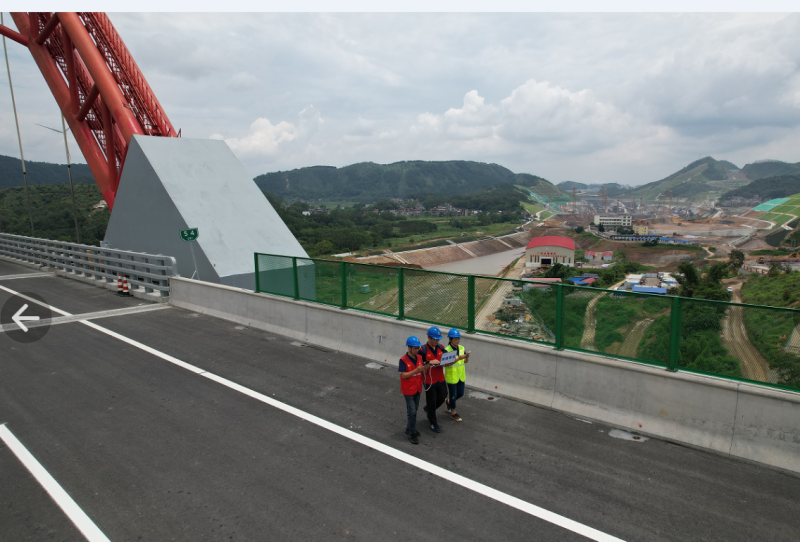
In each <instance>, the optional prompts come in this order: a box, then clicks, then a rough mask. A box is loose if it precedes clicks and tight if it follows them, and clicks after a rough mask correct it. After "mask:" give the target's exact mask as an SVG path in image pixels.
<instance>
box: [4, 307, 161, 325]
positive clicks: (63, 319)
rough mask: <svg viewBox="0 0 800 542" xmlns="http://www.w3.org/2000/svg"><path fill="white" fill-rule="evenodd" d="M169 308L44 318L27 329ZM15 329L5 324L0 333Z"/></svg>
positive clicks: (146, 308)
mask: <svg viewBox="0 0 800 542" xmlns="http://www.w3.org/2000/svg"><path fill="white" fill-rule="evenodd" d="M170 308H172V307H170V306H169V305H166V304H158V305H143V306H138V307H128V308H126V309H111V310H107V311H98V312H84V313H81V314H75V315H72V316H57V317H56V318H46V319H44V320H40V321H38V322H36V323H35V324H28V326H27V327H29V328H33V327H42V326H55V325H58V324H69V323H71V322H79V321H81V320H97V319H100V318H111V317H114V316H127V315H129V314H139V313H140V312H152V311H160V310H164V309H170ZM16 329H19V326H17V325H16V324H6V325H4V326H0V332H8V331H14V330H16Z"/></svg>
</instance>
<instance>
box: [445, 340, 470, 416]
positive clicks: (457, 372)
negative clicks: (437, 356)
mask: <svg viewBox="0 0 800 542" xmlns="http://www.w3.org/2000/svg"><path fill="white" fill-rule="evenodd" d="M447 337H448V338H449V339H450V341H449V344H448V345H447V348H445V352H453V351H457V352H458V356H457V357H456V362H455V363H453V364H452V365H448V366H447V367H445V368H444V380H445V382H447V399H446V402H447V406H446V407H445V408H446V410H447V412H448V413H449V414H450V417H451V418H452V419H454V420H455V421H457V422H461V421H464V420H462V419H461V416H459V415H458V412H456V401H457V400H458V399H460V398H461V397H463V396H464V386H465V384H466V381H467V371H466V367H464V364H465V363H467V362H469V352H466V351H465V349H464V347H463V346H461V345H460V344H459V343H460V342H461V333H459V331H458V330H457V329H455V328H453V329H451V330H450V331H449V332H448V333H447Z"/></svg>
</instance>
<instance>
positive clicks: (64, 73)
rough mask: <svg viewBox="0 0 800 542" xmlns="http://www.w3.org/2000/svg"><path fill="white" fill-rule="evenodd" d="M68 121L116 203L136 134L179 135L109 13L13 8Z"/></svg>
mask: <svg viewBox="0 0 800 542" xmlns="http://www.w3.org/2000/svg"><path fill="white" fill-rule="evenodd" d="M11 17H12V18H13V19H14V23H15V24H16V25H17V29H18V30H19V32H14V31H13V30H11V29H9V28H6V27H0V34H3V35H4V36H7V37H9V38H10V39H12V40H14V41H16V42H18V43H20V44H22V45H25V46H26V47H28V49H29V50H30V52H31V55H32V56H33V59H34V61H35V62H36V65H37V66H38V67H39V70H40V71H41V72H42V75H43V76H44V79H45V81H46V82H47V85H48V87H50V91H51V92H52V93H53V97H54V98H55V99H56V102H57V103H58V106H59V108H60V109H61V112H62V114H63V115H64V118H65V119H66V120H67V124H69V127H70V129H71V130H72V133H73V134H74V136H75V140H76V141H77V142H78V146H79V147H80V149H81V152H83V156H84V158H85V159H86V162H87V163H88V165H89V168H90V169H91V171H92V174H93V175H94V178H95V181H96V182H97V186H98V187H99V188H100V192H101V193H102V194H103V198H104V199H105V200H106V202H107V203H108V207H109V209H112V208H113V207H114V198H115V197H116V194H117V188H118V186H119V176H120V172H121V170H122V166H123V164H124V163H125V156H126V154H127V151H128V145H129V144H130V140H131V137H132V136H134V135H149V136H158V137H177V135H178V134H177V133H176V132H175V128H173V126H172V124H171V123H170V121H169V119H168V118H167V115H166V113H165V112H164V109H163V108H162V107H161V104H160V103H159V102H158V99H157V98H156V96H155V94H154V93H153V91H152V89H151V88H150V85H148V84H147V80H146V79H145V78H144V75H142V72H141V71H140V70H139V67H138V66H137V65H136V62H135V61H134V60H133V57H132V56H131V54H130V52H129V51H128V48H127V47H126V46H125V43H124V42H123V41H122V38H120V36H119V34H117V31H116V29H115V28H114V25H113V24H111V21H110V20H109V18H108V17H107V16H106V14H105V13H90V12H81V13H76V12H59V13H41V12H30V13H20V12H17V13H12V14H11Z"/></svg>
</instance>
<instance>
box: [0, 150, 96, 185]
mask: <svg viewBox="0 0 800 542" xmlns="http://www.w3.org/2000/svg"><path fill="white" fill-rule="evenodd" d="M25 169H26V170H27V172H28V185H41V184H69V176H68V175H67V166H66V164H51V163H49V162H31V161H30V160H25ZM72 180H73V182H76V183H90V184H94V177H93V176H92V172H91V171H90V170H89V166H87V165H86V164H72ZM14 186H24V183H23V181H22V165H21V164H20V162H19V158H12V157H11V156H2V155H0V189H3V188H12V187H14Z"/></svg>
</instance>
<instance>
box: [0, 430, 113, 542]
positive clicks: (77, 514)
mask: <svg viewBox="0 0 800 542" xmlns="http://www.w3.org/2000/svg"><path fill="white" fill-rule="evenodd" d="M0 439H2V440H3V442H5V443H6V446H8V448H9V449H10V450H11V451H12V452H14V455H16V456H17V459H19V460H20V462H21V463H22V464H23V465H24V466H25V468H26V469H28V472H30V473H31V474H32V475H33V477H34V478H36V481H37V482H39V484H40V485H41V486H42V487H43V488H44V489H45V491H47V493H48V494H49V495H50V497H52V499H53V500H54V501H55V502H56V504H57V505H58V506H59V508H61V510H63V511H64V513H65V514H66V515H67V517H68V518H69V519H70V521H72V523H74V524H75V527H77V528H78V530H79V531H80V532H81V533H82V534H83V536H85V537H86V540H88V541H89V542H109V540H108V537H106V535H104V534H103V532H102V531H101V530H100V529H98V527H97V525H95V524H94V522H93V521H92V520H91V519H90V518H89V516H87V515H86V513H85V512H84V511H83V510H81V509H80V507H79V506H78V505H77V504H75V501H73V500H72V497H70V496H69V495H67V492H66V491H64V489H63V488H62V487H61V486H60V485H59V484H58V482H56V480H55V478H53V477H52V476H50V473H48V472H47V471H46V470H44V467H42V465H41V463H39V462H38V461H37V460H36V458H35V457H33V455H32V454H31V453H30V452H29V451H28V450H27V449H26V448H25V446H23V445H22V443H21V442H20V441H19V440H17V437H15V436H14V434H13V433H12V432H11V431H10V430H9V429H8V427H6V426H5V425H0Z"/></svg>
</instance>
